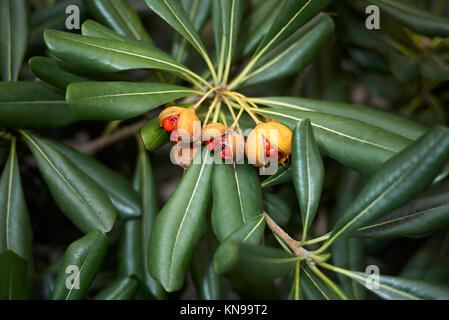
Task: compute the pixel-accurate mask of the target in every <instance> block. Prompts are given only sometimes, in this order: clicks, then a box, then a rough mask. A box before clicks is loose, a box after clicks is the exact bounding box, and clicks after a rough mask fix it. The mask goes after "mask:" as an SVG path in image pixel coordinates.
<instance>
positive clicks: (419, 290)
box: [329, 266, 449, 300]
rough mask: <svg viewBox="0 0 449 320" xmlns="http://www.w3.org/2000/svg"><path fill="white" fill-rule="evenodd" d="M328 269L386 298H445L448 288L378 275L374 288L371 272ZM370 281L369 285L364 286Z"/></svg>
mask: <svg viewBox="0 0 449 320" xmlns="http://www.w3.org/2000/svg"><path fill="white" fill-rule="evenodd" d="M329 269H331V270H333V271H335V272H338V273H341V274H343V275H345V276H347V277H350V278H352V279H354V280H355V281H357V282H358V283H360V284H362V285H364V286H365V287H366V288H367V289H369V290H370V291H372V292H373V293H375V294H376V295H378V296H379V297H381V298H383V299H386V300H421V299H424V300H447V299H449V289H448V287H447V285H441V286H440V285H436V284H430V283H427V282H424V281H417V280H409V279H403V278H399V277H391V276H383V275H379V276H378V277H379V278H377V279H378V280H379V287H378V288H376V287H375V284H374V283H372V280H376V278H375V277H377V276H373V275H372V274H366V273H361V272H352V271H349V270H345V269H341V268H337V267H333V266H331V267H329ZM367 283H370V284H371V286H366V284H367Z"/></svg>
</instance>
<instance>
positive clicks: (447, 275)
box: [399, 246, 449, 284]
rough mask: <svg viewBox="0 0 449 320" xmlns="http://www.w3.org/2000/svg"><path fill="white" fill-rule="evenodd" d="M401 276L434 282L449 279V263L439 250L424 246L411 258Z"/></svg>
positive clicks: (444, 281) (445, 281) (442, 281)
mask: <svg viewBox="0 0 449 320" xmlns="http://www.w3.org/2000/svg"><path fill="white" fill-rule="evenodd" d="M399 277H401V278H406V279H413V280H421V281H426V282H434V283H441V284H443V283H447V282H448V281H449V263H448V262H447V261H445V260H444V258H443V256H442V255H440V254H439V252H435V251H434V250H431V248H428V247H426V246H424V247H423V248H421V249H420V250H418V251H416V253H415V254H413V256H412V257H411V258H410V260H409V261H408V262H407V264H406V265H405V266H404V268H403V269H402V270H401V272H400V273H399Z"/></svg>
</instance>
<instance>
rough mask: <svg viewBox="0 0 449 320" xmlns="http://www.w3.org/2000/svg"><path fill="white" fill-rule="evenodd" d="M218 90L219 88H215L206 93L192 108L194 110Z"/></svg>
mask: <svg viewBox="0 0 449 320" xmlns="http://www.w3.org/2000/svg"><path fill="white" fill-rule="evenodd" d="M218 89H220V87H215V88H212V89H210V90H209V91H207V92H206V94H205V95H204V96H203V97H202V98H201V99H200V101H198V102H197V104H195V105H194V106H193V107H192V108H193V109H194V110H196V109H197V108H198V107H199V106H200V105H201V104H202V103H203V102H204V100H206V99H207V98H208V97H209V95H210V94H211V93H212V92H214V91H217V90H218Z"/></svg>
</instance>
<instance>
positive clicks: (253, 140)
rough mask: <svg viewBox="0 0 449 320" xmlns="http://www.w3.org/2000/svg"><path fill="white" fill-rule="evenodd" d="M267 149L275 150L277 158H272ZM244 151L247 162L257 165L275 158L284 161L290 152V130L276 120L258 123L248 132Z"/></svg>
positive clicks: (264, 164)
mask: <svg viewBox="0 0 449 320" xmlns="http://www.w3.org/2000/svg"><path fill="white" fill-rule="evenodd" d="M269 150H271V151H273V150H275V151H277V153H278V158H273V155H272V154H270V153H269ZM245 152H246V156H247V157H248V160H249V162H250V163H251V164H253V165H255V166H257V167H262V166H266V165H268V164H269V162H271V161H275V160H277V161H279V162H280V163H284V162H285V160H286V159H287V158H288V157H289V156H290V154H291V153H292V132H291V131H290V129H289V128H287V127H286V126H284V125H283V124H281V123H279V122H277V121H272V120H271V121H268V122H265V123H260V124H258V125H257V126H256V127H255V128H254V130H253V131H251V133H250V134H249V136H248V139H247V140H246V146H245Z"/></svg>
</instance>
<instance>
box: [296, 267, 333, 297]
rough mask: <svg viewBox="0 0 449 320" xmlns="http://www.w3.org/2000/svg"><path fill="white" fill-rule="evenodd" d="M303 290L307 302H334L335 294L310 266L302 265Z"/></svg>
mask: <svg viewBox="0 0 449 320" xmlns="http://www.w3.org/2000/svg"><path fill="white" fill-rule="evenodd" d="M300 283H301V290H302V292H303V293H304V297H305V298H306V299H307V300H334V299H336V298H335V296H334V294H333V292H332V291H331V290H329V288H328V287H327V286H326V285H325V284H324V283H323V281H322V280H321V279H320V278H318V277H317V276H316V274H315V273H314V272H313V271H312V270H311V269H310V267H309V266H307V265H303V264H301V282H300Z"/></svg>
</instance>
